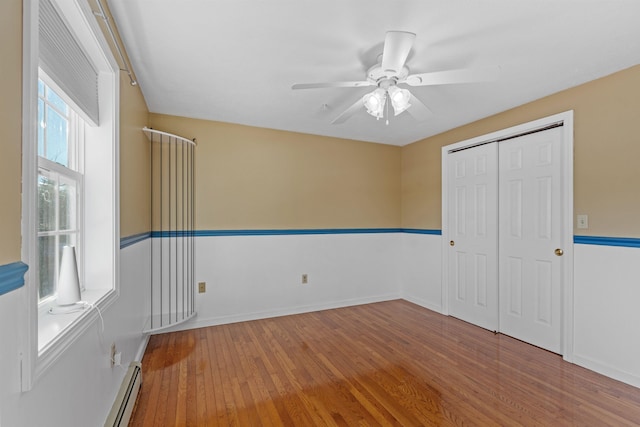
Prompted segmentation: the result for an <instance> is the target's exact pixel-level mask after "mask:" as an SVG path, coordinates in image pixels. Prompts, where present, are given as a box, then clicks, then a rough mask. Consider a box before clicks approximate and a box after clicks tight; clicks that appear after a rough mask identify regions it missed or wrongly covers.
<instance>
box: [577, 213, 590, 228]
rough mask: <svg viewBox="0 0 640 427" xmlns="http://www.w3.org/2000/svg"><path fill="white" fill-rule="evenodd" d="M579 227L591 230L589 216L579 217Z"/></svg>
mask: <svg viewBox="0 0 640 427" xmlns="http://www.w3.org/2000/svg"><path fill="white" fill-rule="evenodd" d="M577 227H578V228H589V216H588V215H578V220H577Z"/></svg>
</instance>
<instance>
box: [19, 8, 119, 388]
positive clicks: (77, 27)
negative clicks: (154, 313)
mask: <svg viewBox="0 0 640 427" xmlns="http://www.w3.org/2000/svg"><path fill="white" fill-rule="evenodd" d="M56 3H59V5H60V6H61V8H62V9H63V10H64V13H65V18H66V19H67V20H68V22H70V23H71V25H72V26H73V29H74V31H76V35H77V37H78V39H79V40H82V41H88V42H87V43H86V45H85V46H84V47H85V48H86V49H87V54H88V55H89V56H90V57H91V58H92V60H93V61H94V62H95V63H96V65H99V67H100V68H101V69H102V70H103V72H101V73H100V76H99V86H100V90H101V93H104V91H102V89H106V92H107V93H110V94H112V95H113V97H112V99H103V100H101V101H100V109H101V116H102V117H104V121H102V117H101V126H109V127H110V131H111V132H110V137H109V138H110V140H108V141H105V140H104V139H105V137H104V135H103V136H102V138H100V137H98V140H97V141H95V143H96V144H102V146H103V147H108V149H109V150H110V152H109V153H108V155H110V156H112V157H111V158H112V159H113V162H112V163H111V164H109V165H108V166H107V168H108V169H109V170H107V171H106V173H107V174H108V175H109V176H110V179H109V180H108V181H109V182H108V183H107V184H105V185H107V186H108V187H109V188H108V189H109V192H108V193H109V194H111V195H112V197H111V200H110V206H112V208H113V211H112V212H110V215H109V216H108V218H107V219H106V221H105V220H104V218H103V219H102V220H103V222H102V227H103V228H105V229H106V228H109V230H107V234H108V235H109V236H111V240H113V241H112V242H110V243H111V244H110V245H105V246H107V249H105V250H104V253H102V255H103V256H104V257H105V258H107V259H108V261H109V264H110V265H112V266H113V268H112V269H110V271H109V274H110V275H111V277H110V282H111V283H109V284H107V285H105V286H100V285H98V286H96V285H95V284H94V285H93V286H92V288H93V289H88V290H87V291H85V292H84V293H83V298H84V299H85V300H87V301H88V302H89V303H91V304H94V305H95V306H96V307H98V309H100V310H101V311H104V310H106V309H107V308H108V307H109V306H110V305H111V304H112V303H113V302H114V301H115V300H116V299H117V297H118V295H119V293H120V268H119V252H120V251H119V248H120V246H119V236H120V223H119V216H120V205H119V192H120V183H119V176H120V173H119V138H120V129H119V117H120V112H119V106H120V99H119V88H120V75H119V66H118V64H117V62H116V61H115V59H114V58H113V55H112V53H111V50H110V48H109V45H108V43H107V41H106V40H105V38H104V36H103V34H102V32H101V30H100V27H99V25H98V23H97V21H96V19H95V17H94V16H93V12H92V10H91V7H90V5H89V4H88V2H87V1H86V0H56ZM38 52H39V50H38V0H24V1H23V91H22V92H23V103H22V117H23V120H22V138H23V140H22V150H23V151H22V185H23V197H22V239H23V244H22V261H23V262H25V263H26V264H27V265H29V266H30V268H29V270H28V271H27V273H26V274H25V283H26V286H25V292H23V296H24V301H23V307H25V312H26V319H25V320H26V322H27V333H26V336H25V339H24V341H23V342H22V345H21V349H20V350H21V380H22V390H23V391H27V390H30V389H31V388H32V386H33V384H35V382H36V381H37V379H38V378H39V377H41V376H42V374H43V373H44V372H45V371H46V370H47V369H48V368H49V367H50V366H51V365H53V364H54V363H55V361H56V360H58V358H59V357H60V356H61V355H62V354H63V353H64V351H65V350H66V349H68V348H69V347H70V346H71V345H72V344H73V343H74V342H75V340H76V339H77V338H78V337H80V336H81V335H82V334H83V333H84V332H85V331H86V330H87V329H88V328H89V327H91V326H92V325H93V324H94V323H95V322H96V321H97V319H98V312H97V310H96V309H93V308H91V309H87V310H84V311H82V312H79V313H73V314H69V315H60V316H47V317H43V316H39V311H40V308H41V307H40V308H39V306H38V289H37V280H34V277H36V275H37V253H38V252H37V237H36V236H37V230H36V226H35V225H36V218H37V191H36V185H37V173H38V161H37V160H38V159H37V128H36V126H37V117H38V116H37V111H38V104H37V99H38V87H37V81H38V67H39V53H38ZM87 133H88V134H91V133H93V132H91V130H90V129H89V130H88V131H87ZM88 137H95V135H88ZM105 149H106V148H105ZM86 185H87V183H86V182H85V205H86V203H87V200H88V198H87V197H86V190H87V188H88V187H87V186H86ZM103 194H104V193H103ZM105 223H106V224H107V225H105ZM86 226H91V223H90V222H89V224H87V221H85V227H86ZM84 234H85V239H86V233H84ZM34 260H36V262H35V263H34ZM106 289H108V290H106ZM105 290H106V291H105ZM39 317H41V318H46V319H47V320H48V321H50V322H52V323H56V322H58V324H53V326H52V327H54V328H62V329H64V330H63V331H62V332H61V333H59V334H57V335H56V338H55V339H53V340H52V341H51V342H49V344H48V345H47V346H46V347H44V348H43V349H42V350H41V351H38V334H39V328H41V327H42V325H40V326H39V324H38V323H39V322H38V319H39ZM65 323H66V324H67V325H68V326H65Z"/></svg>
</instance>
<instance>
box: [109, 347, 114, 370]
mask: <svg viewBox="0 0 640 427" xmlns="http://www.w3.org/2000/svg"><path fill="white" fill-rule="evenodd" d="M109 360H110V361H111V367H112V368H113V367H114V366H115V364H116V343H115V342H114V343H112V344H111V355H110V358H109Z"/></svg>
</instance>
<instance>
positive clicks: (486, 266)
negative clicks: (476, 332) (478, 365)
mask: <svg viewBox="0 0 640 427" xmlns="http://www.w3.org/2000/svg"><path fill="white" fill-rule="evenodd" d="M447 161H448V162H449V165H448V168H447V169H448V171H449V176H448V182H449V187H448V188H449V197H448V200H449V209H448V212H449V218H448V223H449V227H450V228H449V230H450V232H449V238H450V245H449V247H448V248H449V254H448V255H449V256H448V258H449V272H448V275H449V313H450V314H451V315H452V316H455V317H458V318H460V319H462V320H465V321H467V322H470V323H473V324H475V325H478V326H482V327H483V328H486V329H489V330H492V331H496V330H498V272H497V228H496V227H497V215H498V211H497V210H498V202H497V193H498V192H497V182H498V181H497V179H498V175H497V144H495V143H493V144H486V145H481V146H478V147H474V148H472V149H468V150H461V151H457V152H454V153H451V154H449V155H448V159H447Z"/></svg>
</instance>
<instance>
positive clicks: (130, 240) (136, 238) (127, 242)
mask: <svg viewBox="0 0 640 427" xmlns="http://www.w3.org/2000/svg"><path fill="white" fill-rule="evenodd" d="M149 237H151V233H150V232H146V233H139V234H134V235H133V236H128V237H123V238H122V239H120V249H124V248H126V247H127V246H131V245H134V244H136V243H138V242H141V241H143V240H145V239H148V238H149Z"/></svg>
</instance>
